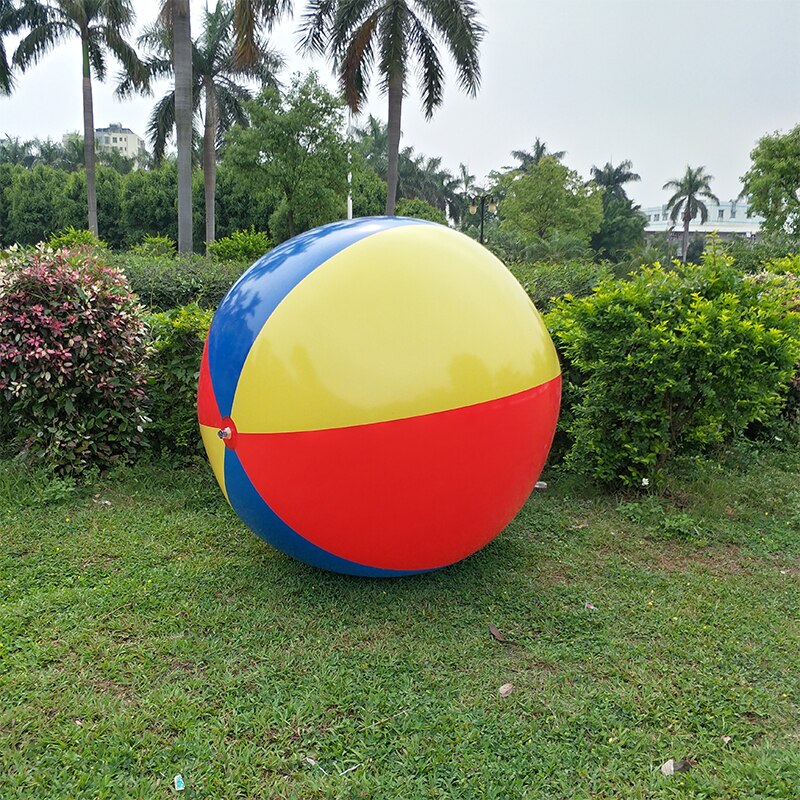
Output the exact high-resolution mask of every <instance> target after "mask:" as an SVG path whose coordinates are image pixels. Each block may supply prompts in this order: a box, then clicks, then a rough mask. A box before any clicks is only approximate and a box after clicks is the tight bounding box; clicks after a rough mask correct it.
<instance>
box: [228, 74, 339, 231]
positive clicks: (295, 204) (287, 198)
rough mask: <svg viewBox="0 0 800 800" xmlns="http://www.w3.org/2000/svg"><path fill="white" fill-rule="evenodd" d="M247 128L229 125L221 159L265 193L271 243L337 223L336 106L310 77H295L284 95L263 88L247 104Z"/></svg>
mask: <svg viewBox="0 0 800 800" xmlns="http://www.w3.org/2000/svg"><path fill="white" fill-rule="evenodd" d="M245 105H246V108H247V110H248V112H249V114H250V118H251V122H252V124H251V126H250V127H248V128H244V127H241V126H238V125H237V126H234V127H233V128H232V129H231V131H230V133H229V134H228V137H227V139H226V149H225V156H224V158H225V161H226V162H227V164H228V165H229V167H230V169H231V170H232V171H233V172H234V173H235V175H236V177H237V178H238V179H239V180H241V181H242V182H243V183H245V184H247V185H249V186H251V187H252V190H253V191H257V192H264V191H267V192H271V193H273V194H274V196H275V197H276V199H277V205H278V207H277V210H276V211H275V212H274V214H273V216H272V219H271V221H270V233H271V234H272V239H273V241H275V242H280V241H282V240H283V239H286V238H289V237H291V236H294V235H295V234H297V233H300V232H302V231H304V230H308V229H309V228H313V227H315V226H316V225H321V224H323V223H325V222H332V221H333V220H335V219H340V218H341V217H342V216H343V214H342V211H343V199H344V196H345V192H346V186H347V159H346V150H345V143H344V140H343V138H342V135H341V132H340V131H341V130H342V111H341V104H340V103H339V101H338V100H337V99H336V98H335V97H333V95H331V94H330V92H328V91H327V90H326V89H325V88H324V87H323V86H322V85H321V84H320V83H319V80H318V79H317V77H316V75H314V74H313V73H312V74H310V75H308V76H307V77H306V78H304V79H303V78H300V77H299V76H296V77H295V78H294V79H293V81H292V84H291V87H290V88H289V90H288V91H287V93H286V94H285V95H284V96H281V95H280V94H279V93H278V91H277V90H275V89H265V90H263V91H262V92H261V94H260V95H259V96H258V98H257V99H256V100H254V101H250V102H247V103H246V104H245Z"/></svg>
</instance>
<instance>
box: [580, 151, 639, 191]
mask: <svg viewBox="0 0 800 800" xmlns="http://www.w3.org/2000/svg"><path fill="white" fill-rule="evenodd" d="M632 170H633V164H632V163H631V162H630V161H628V160H625V161H621V162H620V163H619V164H617V166H616V167H615V166H614V165H613V164H612V163H611V162H610V161H607V162H606V165H605V166H604V167H603V168H602V169H600V168H599V167H592V180H591V182H593V183H596V184H597V185H598V186H599V187H600V188H601V189H602V190H603V193H604V194H609V195H611V196H613V197H617V198H619V199H620V200H627V199H628V195H627V193H626V192H625V188H624V185H625V184H626V183H630V182H631V181H640V180H641V179H642V178H641V176H640V175H638V174H637V173H635V172H633V171H632Z"/></svg>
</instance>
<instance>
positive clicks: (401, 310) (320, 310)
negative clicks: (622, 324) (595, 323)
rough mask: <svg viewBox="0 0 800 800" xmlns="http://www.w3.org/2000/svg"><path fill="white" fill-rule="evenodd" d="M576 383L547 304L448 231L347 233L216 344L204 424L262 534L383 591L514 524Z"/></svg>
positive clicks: (256, 292)
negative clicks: (547, 321)
mask: <svg viewBox="0 0 800 800" xmlns="http://www.w3.org/2000/svg"><path fill="white" fill-rule="evenodd" d="M560 391H561V377H560V370H559V365H558V359H557V357H556V353H555V349H554V347H553V344H552V342H551V340H550V336H549V335H548V332H547V329H546V328H545V325H544V323H543V322H542V318H541V317H540V315H539V313H538V312H537V311H536V309H535V308H534V307H533V304H532V303H531V301H530V299H529V298H528V296H527V295H526V293H525V292H524V291H523V289H522V288H521V287H520V285H519V284H518V283H517V281H516V280H515V279H514V278H513V276H512V275H511V274H510V273H509V271H508V270H507V269H506V268H505V267H504V266H503V264H502V263H501V262H500V261H498V260H497V259H496V258H495V257H494V256H493V255H492V254H491V253H490V252H489V251H488V250H486V248H484V247H482V246H481V245H479V244H478V243H477V242H475V241H473V240H472V239H469V238H468V237H466V236H464V235H462V234H460V233H457V232H455V231H453V230H451V229H449V228H447V227H444V226H442V225H437V224H434V223H429V222H423V221H421V220H416V219H409V218H398V217H377V218H364V219H357V220H350V221H347V222H337V223H333V224H331V225H325V226H324V227H321V228H317V229H316V230H312V231H309V232H307V233H304V234H302V235H300V236H297V237H295V238H294V239H292V240H290V241H288V242H286V243H284V244H282V245H280V246H279V247H276V248H275V249H274V250H272V251H271V252H269V253H268V254H267V255H265V256H264V257H263V258H261V259H260V260H259V261H257V262H256V263H255V264H254V265H253V266H252V267H251V268H250V269H249V270H248V271H247V272H246V273H245V274H244V275H243V276H242V277H241V278H240V279H239V280H238V281H237V283H236V284H235V285H234V286H233V287H232V288H231V290H230V291H229V292H228V294H227V295H226V297H225V298H224V299H223V301H222V303H221V304H220V306H219V309H218V310H217V312H216V314H215V315H214V319H213V322H212V324H211V330H210V332H209V335H208V340H207V342H206V348H205V352H204V354H203V360H202V365H201V370H200V383H199V402H198V406H199V421H200V427H201V431H202V436H203V442H204V443H205V447H206V451H207V453H208V457H209V459H210V461H211V465H212V467H213V470H214V473H215V475H216V478H217V480H218V482H219V485H220V487H221V488H222V491H223V492H224V493H225V496H226V497H227V499H228V501H229V502H230V504H231V505H232V506H233V508H234V510H235V511H236V513H237V514H238V515H239V516H240V517H241V519H242V520H243V521H244V522H245V523H246V525H247V526H249V527H250V528H251V529H252V530H253V531H254V532H255V533H257V534H258V535H259V536H261V537H262V538H263V539H265V540H266V541H267V542H269V543H270V544H271V545H273V546H275V547H277V548H278V549H279V550H282V551H283V552H284V553H287V554H288V555H290V556H293V557H294V558H296V559H299V560H301V561H305V562H307V563H308V564H313V565H314V566H317V567H321V568H323V569H327V570H332V571H334V572H343V573H349V574H352V575H366V576H395V575H405V574H411V573H416V572H425V571H427V570H433V569H438V568H440V567H444V566H446V565H448V564H452V563H454V562H456V561H459V560H460V559H462V558H465V557H466V556H468V555H470V554H471V553H474V552H475V551H476V550H478V549H479V548H481V547H483V546H484V545H485V544H486V543H487V542H489V541H490V540H491V539H493V538H494V537H495V536H496V535H497V534H498V533H499V532H500V531H501V530H502V529H503V528H504V527H505V526H506V525H507V524H508V523H509V522H510V521H511V519H512V518H513V517H514V516H515V514H516V513H517V512H518V511H519V509H520V507H521V506H522V504H523V503H524V502H525V500H526V498H527V497H528V495H529V494H530V492H531V489H532V488H533V486H534V484H535V482H536V480H537V478H538V476H539V473H540V471H541V469H542V466H543V465H544V462H545V459H546V457H547V453H548V450H549V448H550V445H551V443H552V439H553V433H554V430H555V425H556V418H557V416H558V407H559V399H560Z"/></svg>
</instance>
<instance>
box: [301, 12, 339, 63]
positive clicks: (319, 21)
mask: <svg viewBox="0 0 800 800" xmlns="http://www.w3.org/2000/svg"><path fill="white" fill-rule="evenodd" d="M336 7H337V0H310V2H308V3H307V4H306V10H305V11H304V12H303V14H302V16H301V20H302V21H301V23H300V29H299V33H300V39H299V44H300V48H301V49H302V50H304V51H306V52H311V53H318V54H320V55H321V54H322V53H324V52H325V47H326V46H327V44H328V39H329V37H330V28H331V23H332V22H333V19H334V16H335V14H336Z"/></svg>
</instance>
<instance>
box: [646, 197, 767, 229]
mask: <svg viewBox="0 0 800 800" xmlns="http://www.w3.org/2000/svg"><path fill="white" fill-rule="evenodd" d="M703 202H704V203H705V205H706V208H707V209H708V219H707V220H706V222H705V224H704V225H701V224H700V215H699V214H698V215H697V216H696V217H695V218H694V219H693V220H692V222H691V223H689V233H718V234H720V236H724V237H728V236H735V235H737V234H738V235H739V236H747V237H753V236H756V235H758V233H759V232H760V230H761V223H762V222H763V221H764V219H763V217H759V216H757V215H756V214H753V213H751V211H750V205H749V203H748V201H747V200H728V201H727V202H724V203H720V204H719V205H717V204H716V203H710V202H708V201H707V200H704V201H703ZM642 213H643V214H644V215H645V216H646V217H647V226H646V227H645V229H644V231H645V233H665V232H667V231H672V232H673V233H680V232H682V231H683V219H682V216H681V214H678V219H677V220H676V221H675V222H673V221H672V220H671V219H670V212H669V211H668V209H667V206H666V205H662V206H650V207H649V208H643V209H642Z"/></svg>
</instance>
